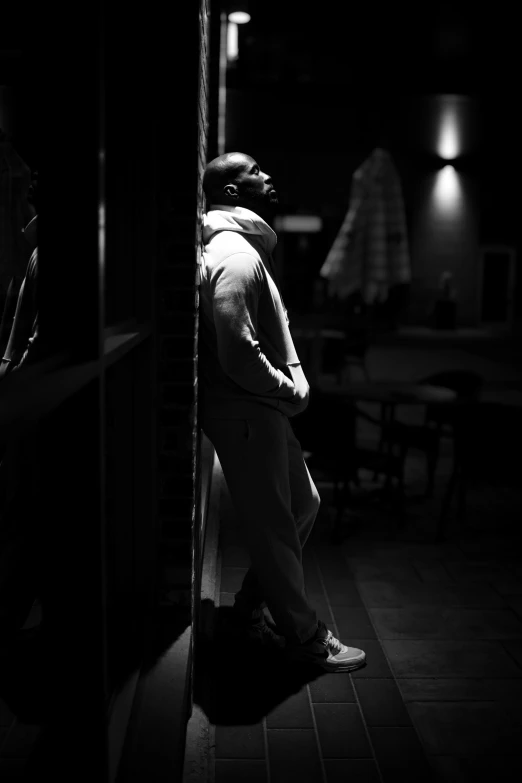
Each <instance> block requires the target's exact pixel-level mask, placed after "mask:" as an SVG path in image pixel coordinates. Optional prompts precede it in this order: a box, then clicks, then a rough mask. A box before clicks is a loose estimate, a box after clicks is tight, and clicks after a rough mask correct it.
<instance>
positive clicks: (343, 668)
mask: <svg viewBox="0 0 522 783" xmlns="http://www.w3.org/2000/svg"><path fill="white" fill-rule="evenodd" d="M288 660H289V661H290V662H291V663H301V664H303V665H305V666H319V667H320V668H321V669H323V670H324V671H326V672H331V673H334V672H353V671H355V670H356V669H361V668H362V667H363V666H365V665H366V658H363V659H362V660H358V661H353V662H352V663H335V662H334V661H329V660H328V659H324V660H320V659H318V658H300V657H297V656H296V657H292V656H291V655H289V656H288Z"/></svg>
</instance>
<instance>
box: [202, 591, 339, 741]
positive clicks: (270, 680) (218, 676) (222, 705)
mask: <svg viewBox="0 0 522 783" xmlns="http://www.w3.org/2000/svg"><path fill="white" fill-rule="evenodd" d="M200 612H201V623H200V632H199V633H198V636H197V639H196V645H195V666H194V701H195V702H196V703H197V704H198V705H199V706H200V707H201V708H202V709H203V711H204V712H205V714H206V716H207V717H208V719H209V720H210V722H211V723H213V724H215V725H220V726H227V725H228V726H238V725H251V724H256V723H259V721H260V720H262V718H264V717H265V716H266V715H268V714H269V713H270V712H272V711H273V710H274V709H275V708H276V707H277V706H278V705H279V704H281V703H282V702H284V701H285V700H286V699H287V698H288V697H289V696H291V695H292V694H294V693H298V692H299V691H300V690H301V689H302V688H303V687H304V685H306V683H308V682H312V681H313V680H316V679H317V678H318V677H320V676H321V675H322V674H324V672H322V671H321V669H318V668H317V667H316V666H308V665H296V664H294V663H290V662H288V661H287V660H286V658H285V656H284V653H283V652H282V651H280V650H278V649H277V648H273V649H272V648H267V647H264V646H262V645H261V644H260V643H258V642H252V641H250V640H249V639H248V636H247V634H246V633H245V631H244V630H242V629H241V628H240V627H238V624H237V620H235V617H234V612H233V609H232V608H231V607H219V608H216V607H215V606H214V603H213V602H212V601H210V600H204V601H203V602H202V604H201V609H200Z"/></svg>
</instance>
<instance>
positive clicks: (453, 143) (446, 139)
mask: <svg viewBox="0 0 522 783" xmlns="http://www.w3.org/2000/svg"><path fill="white" fill-rule="evenodd" d="M459 125H460V123H459V112H458V108H457V105H456V103H455V101H452V100H449V99H448V100H446V101H444V103H443V105H442V106H441V117H440V126H439V137H438V141H437V152H438V154H439V155H440V157H441V158H443V159H444V160H455V158H456V157H457V156H458V155H459V154H460V152H461V128H460V127H459Z"/></svg>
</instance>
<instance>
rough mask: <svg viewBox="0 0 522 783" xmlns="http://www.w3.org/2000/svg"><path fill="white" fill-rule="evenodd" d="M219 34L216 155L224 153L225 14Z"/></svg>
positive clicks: (226, 31)
mask: <svg viewBox="0 0 522 783" xmlns="http://www.w3.org/2000/svg"><path fill="white" fill-rule="evenodd" d="M220 21H221V33H220V47H219V92H218V133H217V136H218V137H217V143H218V155H223V154H224V152H225V142H226V140H225V123H226V113H227V33H228V22H227V15H226V13H224V12H223V13H222V14H221V18H220Z"/></svg>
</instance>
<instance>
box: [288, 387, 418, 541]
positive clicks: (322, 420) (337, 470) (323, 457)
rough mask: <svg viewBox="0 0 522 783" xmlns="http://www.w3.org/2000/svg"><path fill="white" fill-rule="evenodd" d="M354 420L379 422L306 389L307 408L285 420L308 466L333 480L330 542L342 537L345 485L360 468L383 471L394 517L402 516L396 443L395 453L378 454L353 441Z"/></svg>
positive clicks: (346, 496) (355, 477)
mask: <svg viewBox="0 0 522 783" xmlns="http://www.w3.org/2000/svg"><path fill="white" fill-rule="evenodd" d="M360 419H364V420H366V421H370V422H371V423H372V424H374V425H376V426H379V425H380V422H379V420H378V419H375V418H373V417H372V416H370V415H369V414H367V413H365V412H364V411H362V410H360V409H359V408H358V407H357V406H356V405H355V404H353V403H350V402H347V401H344V400H342V399H340V398H338V397H332V396H331V395H329V394H328V392H324V391H321V390H319V389H314V388H312V390H311V394H310V403H309V405H308V408H307V410H306V411H305V412H304V413H302V414H300V415H299V416H296V417H295V418H293V419H292V420H291V421H292V427H293V429H294V432H295V434H296V436H297V438H298V439H299V441H300V443H301V447H302V449H303V452H304V455H305V459H306V462H307V465H308V467H309V469H310V470H311V471H312V472H314V471H320V472H321V473H323V474H326V475H327V476H328V477H329V478H330V479H331V480H332V482H333V488H334V507H335V511H336V516H335V523H334V528H333V532H332V542H335V543H340V541H341V540H342V535H341V529H342V520H343V516H344V511H345V508H346V506H347V505H348V503H349V501H350V498H351V495H352V493H351V487H350V485H351V484H352V483H353V484H355V485H357V486H358V485H359V483H360V482H359V471H360V470H361V469H366V470H368V471H370V472H374V471H375V472H377V473H379V474H385V475H386V486H387V488H388V490H389V495H390V498H391V501H392V508H393V510H394V511H395V513H396V516H397V518H398V519H400V517H401V514H402V508H403V504H402V500H403V496H404V480H403V465H404V456H403V454H402V453H400V447H399V450H398V452H397V450H395V451H393V452H389V453H386V454H384V453H381V452H380V451H379V450H378V448H377V447H374V448H371V447H369V446H367V445H363V444H361V443H359V442H358V439H357V422H358V420H360Z"/></svg>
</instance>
